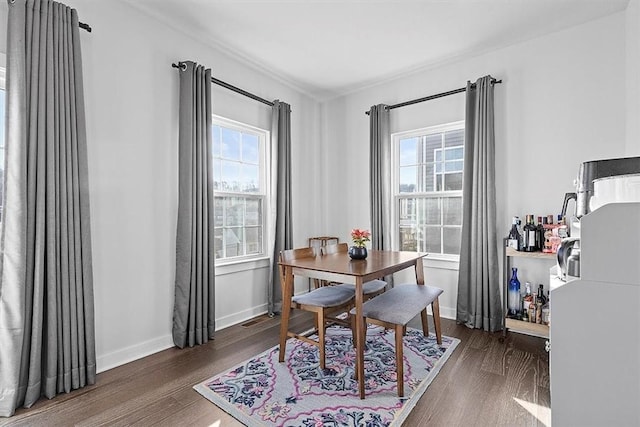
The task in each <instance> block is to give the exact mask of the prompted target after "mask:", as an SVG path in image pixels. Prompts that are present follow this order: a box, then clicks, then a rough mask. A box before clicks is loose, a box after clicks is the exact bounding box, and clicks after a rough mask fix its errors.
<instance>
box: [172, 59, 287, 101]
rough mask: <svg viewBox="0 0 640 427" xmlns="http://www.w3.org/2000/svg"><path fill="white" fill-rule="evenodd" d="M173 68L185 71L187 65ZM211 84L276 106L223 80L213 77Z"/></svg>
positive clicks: (175, 65) (181, 64)
mask: <svg viewBox="0 0 640 427" xmlns="http://www.w3.org/2000/svg"><path fill="white" fill-rule="evenodd" d="M171 66H172V67H173V68H179V69H181V70H185V69H186V67H187V66H186V65H184V63H183V62H179V63H178V64H171ZM183 67H184V68H183ZM211 82H212V83H215V84H217V85H219V86H222V87H224V88H227V89H229V90H232V91H234V92H237V93H239V94H241V95H244V96H246V97H248V98H251V99H253V100H256V101H258V102H262V103H263V104H267V105H268V106H270V107H273V105H274V104H273V102H271V101H267V100H266V99H264V98H260V97H259V96H258V95H254V94H252V93H251V92H247V91H246V90H243V89H240V88H239V87H236V86H233V85H231V84H229V83H226V82H223V81H222V80H218V79H216V78H215V77H211Z"/></svg>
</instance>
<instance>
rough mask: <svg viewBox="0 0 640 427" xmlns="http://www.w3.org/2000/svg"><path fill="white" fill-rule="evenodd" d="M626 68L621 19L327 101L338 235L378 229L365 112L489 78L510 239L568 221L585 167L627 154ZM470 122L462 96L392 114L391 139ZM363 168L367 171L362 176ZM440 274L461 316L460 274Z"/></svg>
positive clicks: (331, 215)
mask: <svg viewBox="0 0 640 427" xmlns="http://www.w3.org/2000/svg"><path fill="white" fill-rule="evenodd" d="M416 54H417V55H419V52H416ZM624 63H625V14H624V13H617V14H615V15H611V16H609V17H605V18H602V19H599V20H597V21H592V22H589V23H586V24H583V25H580V26H577V27H573V28H571V29H568V30H565V31H561V32H557V33H554V34H550V35H547V36H544V37H540V38H537V39H533V40H530V41H527V42H524V43H519V44H516V45H512V46H510V47H507V48H504V49H500V50H496V51H493V52H490V53H484V54H479V55H478V56H475V57H469V58H467V59H463V60H459V61H456V62H452V63H449V64H445V65H442V66H439V67H435V68H433V69H429V70H423V71H420V72H417V73H415V74H412V75H408V76H404V77H402V78H398V79H396V80H394V81H390V82H386V83H383V84H380V85H377V86H374V87H371V88H368V89H366V90H362V91H359V92H356V93H352V94H349V95H346V96H344V97H341V98H338V99H334V100H331V101H329V102H327V103H326V105H324V106H323V113H324V118H323V120H324V125H325V126H326V128H327V132H326V134H325V135H323V137H324V141H323V144H326V146H327V147H328V148H327V151H328V153H329V154H328V155H327V164H333V165H337V166H338V167H336V172H335V173H333V174H331V175H330V176H329V177H328V179H329V180H330V181H329V182H330V187H331V188H337V187H338V186H343V188H344V191H343V192H342V193H340V194H338V193H331V194H330V195H328V197H326V201H327V203H326V205H327V206H329V208H328V209H327V211H326V217H327V218H328V227H327V228H328V231H329V232H332V233H336V234H337V235H339V236H341V237H344V238H347V237H348V230H349V229H351V228H352V227H368V226H369V210H368V204H369V184H368V180H367V177H366V174H367V172H366V171H367V168H366V165H367V164H368V163H367V162H368V154H367V153H368V146H369V145H368V144H369V142H368V132H369V130H368V129H369V128H368V117H367V116H366V115H365V114H364V112H365V110H367V109H368V108H369V107H370V106H371V105H374V104H378V103H386V104H394V103H398V102H402V101H407V100H410V99H415V98H420V97H423V96H426V95H431V94H435V93H440V92H444V91H447V90H451V89H456V88H459V87H463V86H465V84H466V81H467V80H472V81H475V80H476V79H477V78H478V77H481V76H484V75H486V74H491V75H492V76H494V77H496V78H498V79H502V81H503V83H502V84H499V85H496V87H495V113H496V114H495V116H496V151H497V154H496V169H497V170H496V180H497V183H496V187H497V208H498V217H497V224H498V232H499V235H500V237H502V235H503V234H504V235H506V233H507V231H508V228H509V224H510V220H509V218H510V217H511V216H513V215H519V216H521V217H522V216H523V215H525V214H528V213H532V214H536V215H546V214H558V213H559V212H560V208H561V206H562V199H563V194H564V193H565V192H568V191H572V189H573V187H572V181H573V179H574V178H575V176H576V174H577V171H578V167H579V165H580V163H581V162H583V161H587V160H594V159H600V158H607V157H620V156H623V155H624V154H625V69H624ZM463 118H464V94H459V95H452V96H449V97H446V98H440V99H437V100H432V101H428V102H424V103H421V104H417V105H413V106H409V107H403V108H398V109H394V110H392V112H391V131H392V132H398V131H404V130H410V129H415V128H420V127H425V126H429V125H433V124H439V123H447V122H451V121H455V120H460V119H463ZM359 159H362V160H359ZM357 162H362V163H363V164H364V165H365V166H364V168H363V169H364V176H362V177H361V173H362V172H361V171H360V170H358V168H356V167H354V165H356V164H357ZM335 206H339V207H340V211H341V212H342V215H336V214H335V212H334V211H335ZM496 244H498V242H496ZM426 264H427V265H434V264H432V263H429V262H427V263H426ZM523 267H524V269H525V271H524V272H522V273H524V275H525V277H524V280H529V279H531V281H532V282H537V281H538V280H541V281H542V280H545V277H547V278H546V281H547V282H548V274H545V273H544V272H542V273H535V270H537V269H538V268H537V267H535V266H533V267H527V266H526V265H523ZM447 268H451V266H450V265H447ZM437 270H438V271H436V269H432V268H429V267H428V268H427V272H426V280H427V282H429V281H430V280H432V281H433V282H438V283H439V284H440V285H441V286H442V287H444V288H445V292H446V293H445V296H444V298H443V302H441V306H442V312H443V314H444V315H449V316H453V315H455V295H456V293H457V274H456V272H455V271H452V270H446V271H444V270H443V271H441V270H439V269H437ZM547 271H548V270H547ZM527 274H528V275H529V276H527ZM538 274H539V277H538ZM524 280H523V277H522V276H521V281H522V282H523V283H524Z"/></svg>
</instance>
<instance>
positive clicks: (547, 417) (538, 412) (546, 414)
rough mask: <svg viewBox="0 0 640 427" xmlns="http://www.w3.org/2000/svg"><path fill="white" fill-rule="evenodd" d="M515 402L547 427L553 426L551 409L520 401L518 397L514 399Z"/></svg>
mask: <svg viewBox="0 0 640 427" xmlns="http://www.w3.org/2000/svg"><path fill="white" fill-rule="evenodd" d="M513 400H515V401H516V403H518V404H519V405H520V406H522V407H523V408H524V409H526V410H527V411H528V412H529V413H530V414H531V415H533V416H534V417H536V418H537V419H538V421H539V422H541V423H542V424H544V425H545V426H547V427H548V426H550V425H551V408H547V407H546V406H540V405H537V404H535V403H531V402H527V401H526V400H522V399H518V398H517V397H514V398H513Z"/></svg>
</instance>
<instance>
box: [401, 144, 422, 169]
mask: <svg viewBox="0 0 640 427" xmlns="http://www.w3.org/2000/svg"><path fill="white" fill-rule="evenodd" d="M417 147H418V138H406V139H401V140H400V166H405V165H415V164H418V150H417Z"/></svg>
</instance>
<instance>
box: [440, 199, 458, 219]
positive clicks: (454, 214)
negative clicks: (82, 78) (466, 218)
mask: <svg viewBox="0 0 640 427" xmlns="http://www.w3.org/2000/svg"><path fill="white" fill-rule="evenodd" d="M442 205H443V209H444V212H443V213H444V225H462V198H461V197H445V198H443V199H442Z"/></svg>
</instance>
